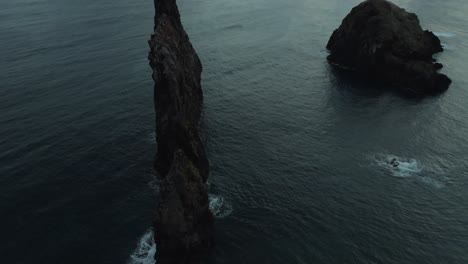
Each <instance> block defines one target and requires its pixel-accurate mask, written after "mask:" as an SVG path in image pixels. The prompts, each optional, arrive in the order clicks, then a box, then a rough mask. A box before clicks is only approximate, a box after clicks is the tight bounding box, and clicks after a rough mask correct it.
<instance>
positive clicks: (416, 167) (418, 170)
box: [373, 154, 445, 189]
mask: <svg viewBox="0 0 468 264" xmlns="http://www.w3.org/2000/svg"><path fill="white" fill-rule="evenodd" d="M373 160H374V162H375V164H376V165H378V166H379V167H381V168H384V169H385V171H386V172H387V173H388V174H390V175H392V176H394V177H399V178H409V177H412V178H415V179H417V180H418V181H421V182H423V183H425V184H428V185H430V186H432V187H435V188H438V189H439V188H443V187H444V186H445V184H444V183H442V182H441V181H439V180H437V179H436V177H437V174H436V173H435V172H432V171H431V170H430V168H428V167H426V166H423V165H422V164H421V163H420V162H419V161H418V160H416V159H414V158H402V157H398V156H396V155H388V154H377V155H374V156H373ZM431 175H432V176H431Z"/></svg>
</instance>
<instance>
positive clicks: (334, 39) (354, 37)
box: [327, 0, 451, 96]
mask: <svg viewBox="0 0 468 264" xmlns="http://www.w3.org/2000/svg"><path fill="white" fill-rule="evenodd" d="M327 49H328V50H329V51H330V55H329V56H328V61H329V62H330V63H331V64H332V65H335V66H338V67H340V68H343V69H346V70H348V71H352V72H354V73H356V75H358V76H360V77H364V78H365V79H368V80H377V81H380V82H382V83H383V84H391V85H392V86H394V87H398V89H399V91H402V92H404V93H407V94H410V95H418V96H419V95H428V94H437V93H441V92H443V91H445V90H447V89H448V87H449V85H450V83H451V80H450V79H449V78H448V77H447V76H446V75H444V74H441V73H439V72H438V70H440V69H441V68H442V64H440V63H435V60H434V59H433V58H432V56H433V55H434V54H435V53H438V52H441V51H443V48H442V45H441V43H440V40H439V38H438V37H437V36H435V35H434V34H433V33H432V32H430V31H427V30H426V31H424V30H423V29H422V28H421V25H420V23H419V19H418V17H417V16H416V15H415V14H413V13H409V12H407V11H405V10H404V9H402V8H400V7H398V6H396V5H395V4H393V3H391V2H389V1H387V0H367V1H364V2H362V3H361V4H359V5H358V6H356V7H355V8H353V9H352V11H351V13H350V14H348V15H347V16H346V17H345V19H344V20H343V22H342V24H341V26H340V27H339V28H338V29H336V30H335V31H334V32H333V34H332V36H331V38H330V40H329V41H328V44H327Z"/></svg>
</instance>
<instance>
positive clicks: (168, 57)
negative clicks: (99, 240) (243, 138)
mask: <svg viewBox="0 0 468 264" xmlns="http://www.w3.org/2000/svg"><path fill="white" fill-rule="evenodd" d="M154 4H155V10H156V12H155V17H154V34H152V36H151V39H150V41H149V46H150V53H149V61H150V66H151V68H152V69H153V74H152V77H153V80H154V103H155V110H156V139H157V145H158V147H157V155H156V160H155V169H156V172H157V174H158V177H159V178H160V185H159V187H160V199H159V204H158V206H157V209H156V214H155V221H154V238H155V241H156V245H157V253H156V261H157V263H158V264H167V263H171V264H172V263H199V262H200V261H201V260H202V259H204V258H205V257H206V255H207V253H208V252H209V250H210V248H211V246H212V225H213V215H212V213H211V212H210V210H209V206H208V204H209V203H208V189H207V179H208V173H209V164H208V159H207V157H206V153H205V149H204V146H203V143H202V141H201V140H200V135H199V129H198V125H199V120H200V115H201V111H202V107H203V93H202V89H201V85H200V79H201V72H202V65H201V62H200V59H199V58H198V56H197V54H196V52H195V50H194V49H193V47H192V44H191V43H190V40H189V37H188V36H187V34H186V32H185V30H184V28H183V26H182V23H181V20H180V15H179V10H178V8H177V4H176V1H175V0H155V1H154Z"/></svg>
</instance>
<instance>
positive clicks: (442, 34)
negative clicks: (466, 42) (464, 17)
mask: <svg viewBox="0 0 468 264" xmlns="http://www.w3.org/2000/svg"><path fill="white" fill-rule="evenodd" d="M434 35H436V36H438V37H441V38H453V37H455V36H456V35H455V33H451V32H434Z"/></svg>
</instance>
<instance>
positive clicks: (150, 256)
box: [128, 229, 156, 264]
mask: <svg viewBox="0 0 468 264" xmlns="http://www.w3.org/2000/svg"><path fill="white" fill-rule="evenodd" d="M155 254H156V243H155V242H154V238H153V230H151V229H149V230H148V231H146V233H145V234H144V235H143V236H142V237H141V238H140V241H139V242H138V246H137V248H136V249H135V251H134V252H133V253H132V255H130V259H129V261H128V264H155V263H156V260H155V259H154V256H155Z"/></svg>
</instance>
